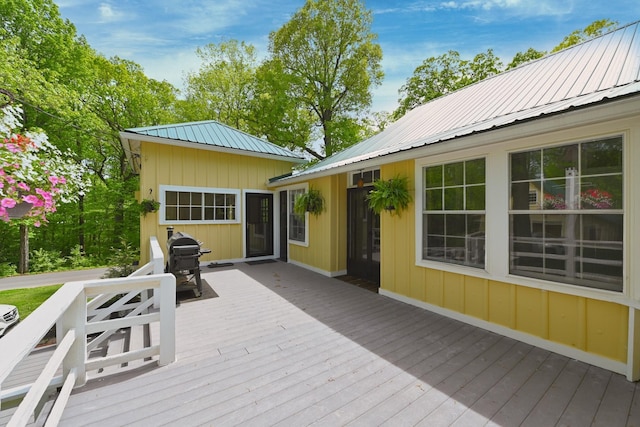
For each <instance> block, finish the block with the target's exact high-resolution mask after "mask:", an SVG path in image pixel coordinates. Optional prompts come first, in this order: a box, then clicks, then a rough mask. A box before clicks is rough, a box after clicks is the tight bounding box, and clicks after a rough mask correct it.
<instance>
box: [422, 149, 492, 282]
mask: <svg viewBox="0 0 640 427" xmlns="http://www.w3.org/2000/svg"><path fill="white" fill-rule="evenodd" d="M481 158H482V159H485V171H489V156H488V154H487V153H486V152H485V151H476V150H474V151H473V152H472V151H471V150H469V151H467V152H465V155H464V157H463V156H451V155H442V156H432V157H428V158H422V159H416V162H415V182H416V192H415V193H416V194H415V227H416V241H415V245H416V246H415V247H416V253H415V255H416V265H417V266H419V267H426V268H431V269H434V270H443V271H447V272H451V273H460V274H465V275H468V276H476V277H483V278H488V277H490V275H489V274H488V271H487V266H488V264H489V251H488V245H489V243H490V240H492V239H491V238H490V236H489V232H488V230H487V227H488V224H487V223H488V216H489V194H488V193H489V184H488V181H489V173H488V172H485V213H484V215H485V266H484V268H478V267H471V266H468V265H461V264H455V263H449V262H446V261H437V260H427V259H422V238H423V231H424V230H423V224H422V215H423V214H424V209H423V206H424V176H423V173H424V171H423V170H424V168H425V167H429V166H438V165H443V164H449V163H456V162H463V161H468V160H476V159H481Z"/></svg>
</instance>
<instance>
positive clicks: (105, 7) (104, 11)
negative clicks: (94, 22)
mask: <svg viewBox="0 0 640 427" xmlns="http://www.w3.org/2000/svg"><path fill="white" fill-rule="evenodd" d="M98 13H99V15H100V23H107V22H116V21H120V20H121V19H122V18H124V17H125V14H124V13H122V12H120V11H118V10H116V9H114V7H113V6H112V5H110V4H109V3H100V6H98Z"/></svg>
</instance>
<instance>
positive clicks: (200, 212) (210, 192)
mask: <svg viewBox="0 0 640 427" xmlns="http://www.w3.org/2000/svg"><path fill="white" fill-rule="evenodd" d="M160 191H161V193H162V201H163V211H162V219H163V220H164V222H165V223H189V222H191V223H210V224H221V223H238V222H240V218H239V202H240V191H239V190H233V189H219V188H216V189H209V188H195V187H177V186H162V187H161V188H160Z"/></svg>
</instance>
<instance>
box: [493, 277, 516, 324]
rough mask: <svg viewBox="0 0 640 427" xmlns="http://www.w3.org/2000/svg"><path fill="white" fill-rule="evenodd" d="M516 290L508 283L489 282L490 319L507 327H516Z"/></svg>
mask: <svg viewBox="0 0 640 427" xmlns="http://www.w3.org/2000/svg"><path fill="white" fill-rule="evenodd" d="M514 297H515V292H514V289H513V286H511V285H509V284H508V283H502V282H496V281H490V282H489V321H490V322H493V323H496V324H498V325H502V326H506V327H507V328H515V323H514V322H513V318H514V316H513V312H514V311H515V307H514V304H513V302H514V300H515V298H514Z"/></svg>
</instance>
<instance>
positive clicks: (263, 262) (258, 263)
mask: <svg viewBox="0 0 640 427" xmlns="http://www.w3.org/2000/svg"><path fill="white" fill-rule="evenodd" d="M272 262H278V261H276V260H275V259H262V260H260V261H247V264H249V265H260V264H271V263H272Z"/></svg>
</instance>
